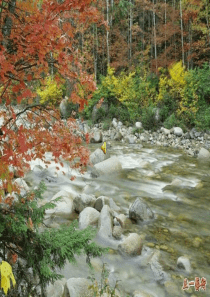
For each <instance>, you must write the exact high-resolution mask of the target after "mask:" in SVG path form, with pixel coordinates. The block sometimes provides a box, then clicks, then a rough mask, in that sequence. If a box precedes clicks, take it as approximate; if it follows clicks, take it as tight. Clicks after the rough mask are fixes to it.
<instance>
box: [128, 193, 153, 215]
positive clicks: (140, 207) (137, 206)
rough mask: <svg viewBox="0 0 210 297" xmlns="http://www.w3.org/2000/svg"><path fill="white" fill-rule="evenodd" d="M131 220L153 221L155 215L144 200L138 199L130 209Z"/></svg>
mask: <svg viewBox="0 0 210 297" xmlns="http://www.w3.org/2000/svg"><path fill="white" fill-rule="evenodd" d="M129 218H130V219H133V220H135V221H138V220H141V221H145V220H149V219H153V218H154V214H153V212H152V210H151V209H150V208H149V206H148V205H147V204H146V203H145V202H144V200H143V199H142V198H136V200H135V201H134V202H133V204H132V205H131V206H130V208H129Z"/></svg>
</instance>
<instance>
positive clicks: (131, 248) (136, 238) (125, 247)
mask: <svg viewBox="0 0 210 297" xmlns="http://www.w3.org/2000/svg"><path fill="white" fill-rule="evenodd" d="M142 247H143V240H142V237H141V236H140V235H138V234H137V233H130V234H129V235H128V236H127V237H126V238H125V239H124V240H123V242H122V243H120V244H119V245H118V250H119V252H120V253H121V254H126V255H129V256H136V255H140V254H141V251H142Z"/></svg>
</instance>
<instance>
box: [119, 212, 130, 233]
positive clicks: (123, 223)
mask: <svg viewBox="0 0 210 297" xmlns="http://www.w3.org/2000/svg"><path fill="white" fill-rule="evenodd" d="M116 220H117V221H118V222H119V223H120V226H121V227H123V228H125V229H127V228H129V227H130V226H131V225H132V222H131V220H130V219H129V218H127V217H126V216H125V215H124V214H119V215H118V216H116Z"/></svg>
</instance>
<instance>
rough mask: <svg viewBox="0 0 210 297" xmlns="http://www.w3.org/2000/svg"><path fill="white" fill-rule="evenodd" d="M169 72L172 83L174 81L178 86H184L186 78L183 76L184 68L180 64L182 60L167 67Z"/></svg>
mask: <svg viewBox="0 0 210 297" xmlns="http://www.w3.org/2000/svg"><path fill="white" fill-rule="evenodd" d="M169 73H170V76H171V79H172V82H171V83H172V84H174V83H176V84H177V85H179V86H185V85H186V80H185V78H184V76H185V70H184V67H183V66H182V62H181V61H180V62H178V63H175V64H173V65H172V67H171V68H169Z"/></svg>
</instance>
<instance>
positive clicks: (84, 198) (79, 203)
mask: <svg viewBox="0 0 210 297" xmlns="http://www.w3.org/2000/svg"><path fill="white" fill-rule="evenodd" d="M95 202H96V198H95V197H94V196H93V195H88V194H79V195H78V196H76V197H75V198H74V200H73V206H74V210H75V211H76V212H81V211H82V210H83V209H84V208H85V207H88V206H90V207H93V206H94V204H95Z"/></svg>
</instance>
